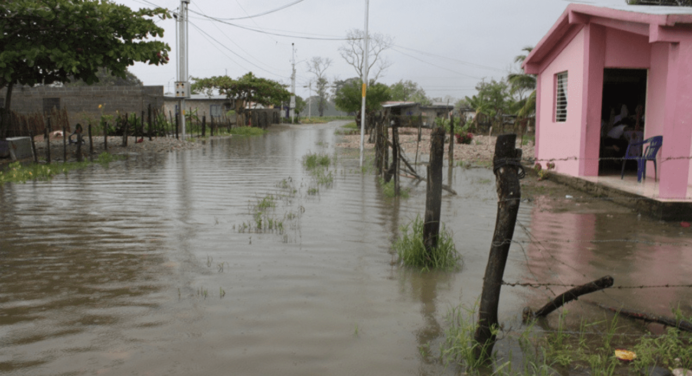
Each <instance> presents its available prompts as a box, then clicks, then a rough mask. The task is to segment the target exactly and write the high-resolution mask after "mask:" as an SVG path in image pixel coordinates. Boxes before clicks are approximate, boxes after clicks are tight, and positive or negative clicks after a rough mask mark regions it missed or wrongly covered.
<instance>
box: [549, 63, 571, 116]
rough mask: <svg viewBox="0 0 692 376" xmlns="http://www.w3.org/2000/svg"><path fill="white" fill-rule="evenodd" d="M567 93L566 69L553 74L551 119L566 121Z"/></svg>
mask: <svg viewBox="0 0 692 376" xmlns="http://www.w3.org/2000/svg"><path fill="white" fill-rule="evenodd" d="M568 94H569V86H568V76H567V71H564V72H560V73H557V74H555V105H554V106H553V110H554V111H553V120H554V121H555V122H556V123H564V122H566V121H567V99H568Z"/></svg>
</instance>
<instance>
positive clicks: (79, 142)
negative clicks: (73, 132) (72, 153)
mask: <svg viewBox="0 0 692 376" xmlns="http://www.w3.org/2000/svg"><path fill="white" fill-rule="evenodd" d="M82 140H83V138H82V133H81V132H79V133H77V162H81V161H82Z"/></svg>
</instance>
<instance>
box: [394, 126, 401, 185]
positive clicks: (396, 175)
mask: <svg viewBox="0 0 692 376" xmlns="http://www.w3.org/2000/svg"><path fill="white" fill-rule="evenodd" d="M399 124H400V120H399V119H398V118H397V119H396V120H395V122H394V125H393V126H392V150H393V151H392V164H393V165H394V195H395V196H399V191H400V190H401V187H400V186H399V185H400V184H399V163H400V161H399V160H400V159H401V158H400V156H399V152H400V149H399Z"/></svg>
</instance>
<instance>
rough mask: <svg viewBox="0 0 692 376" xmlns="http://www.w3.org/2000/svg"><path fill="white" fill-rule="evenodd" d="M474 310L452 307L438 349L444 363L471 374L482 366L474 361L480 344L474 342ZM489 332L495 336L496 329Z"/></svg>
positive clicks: (479, 362)
mask: <svg viewBox="0 0 692 376" xmlns="http://www.w3.org/2000/svg"><path fill="white" fill-rule="evenodd" d="M475 315H476V312H475V309H463V308H462V307H453V308H452V309H451V311H450V312H449V313H448V314H447V322H448V325H449V328H448V329H447V330H446V332H445V341H444V342H443V343H442V345H441V347H440V352H441V357H442V359H443V360H444V362H445V363H447V364H449V363H451V362H453V363H456V364H458V365H460V366H463V367H464V368H465V371H466V372H467V373H473V371H476V370H478V368H480V367H481V366H483V361H482V360H480V359H476V357H475V355H474V352H475V350H476V348H477V347H478V346H480V344H479V343H478V342H476V341H475V340H474V333H475V331H476V327H477V325H476V323H475V321H474V317H475ZM491 331H492V332H493V333H495V334H497V332H498V330H497V328H492V329H491Z"/></svg>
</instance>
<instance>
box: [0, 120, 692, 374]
mask: <svg viewBox="0 0 692 376" xmlns="http://www.w3.org/2000/svg"><path fill="white" fill-rule="evenodd" d="M339 124H340V123H336V122H335V123H329V124H327V125H318V126H314V125H312V126H298V127H288V126H275V127H273V128H272V130H271V132H270V133H269V134H266V135H264V136H261V137H256V138H231V139H224V140H210V141H208V143H209V144H208V146H207V147H206V148H202V149H198V150H186V151H180V152H174V153H166V154H138V155H131V156H130V157H129V158H128V159H127V160H125V161H119V162H114V163H112V164H111V166H110V168H108V169H104V168H102V167H101V166H99V165H93V166H90V167H89V168H87V169H85V170H80V171H74V172H71V173H70V174H69V175H68V176H66V177H65V176H59V177H56V178H55V179H53V180H52V181H49V182H29V183H27V184H6V185H5V186H4V187H0V229H1V230H0V231H2V234H1V236H0V374H8V375H28V374H31V375H124V374H128V375H130V374H132V375H228V374H238V375H240V374H242V375H356V374H359V375H361V374H362V375H367V374H372V375H418V374H444V373H454V372H455V370H454V369H453V367H445V366H443V365H441V364H439V362H436V361H435V360H434V359H431V358H430V357H423V356H421V352H420V351H419V346H422V345H426V344H428V343H432V345H433V347H436V345H437V344H438V343H439V342H440V341H441V339H442V335H443V330H444V328H445V327H446V323H445V320H444V317H445V315H446V313H447V312H448V311H449V310H450V309H451V308H452V307H456V306H458V305H460V304H462V305H463V306H465V307H468V308H472V307H473V305H474V303H475V302H476V301H477V299H478V297H479V295H480V292H481V287H482V276H483V272H484V269H485V264H486V261H487V254H488V250H489V248H490V241H491V238H492V232H493V229H494V224H495V215H496V208H497V203H496V194H495V190H494V176H493V174H492V171H490V170H488V169H482V168H470V169H464V168H455V169H454V174H453V182H452V186H453V188H454V189H455V190H456V191H457V192H458V193H459V195H458V196H451V195H449V194H445V195H444V196H443V204H442V208H443V212H442V219H443V221H444V223H445V224H446V226H447V228H448V229H450V230H451V231H452V232H453V234H454V240H455V242H456V244H457V249H458V250H459V251H460V253H461V254H462V257H463V261H464V266H463V268H461V269H460V270H459V271H456V272H428V273H422V272H419V271H415V270H410V269H406V268H403V267H400V266H398V265H397V264H396V255H395V254H394V253H393V251H392V249H391V244H392V241H393V239H394V238H395V237H396V236H397V234H398V229H399V227H400V226H401V225H404V224H407V223H408V222H409V221H411V220H412V219H413V218H415V216H416V215H422V213H423V210H424V205H425V186H424V183H423V184H420V185H418V186H415V185H411V193H410V197H409V198H408V199H401V200H394V199H389V198H386V197H383V195H382V194H381V191H380V189H378V186H377V179H376V177H375V176H374V175H373V174H372V172H366V173H364V174H363V173H361V170H360V168H359V165H358V160H357V158H358V156H357V153H354V152H353V151H343V150H341V151H340V150H336V149H335V147H334V145H335V144H336V143H337V136H335V135H334V129H335V128H336V127H337V126H338V125H339ZM310 152H319V153H326V154H328V155H330V156H336V157H337V165H336V167H334V166H332V167H330V169H331V170H332V171H333V174H334V177H335V179H334V183H333V185H331V186H324V185H322V186H318V185H317V183H316V182H315V181H314V179H313V178H312V177H311V176H310V175H309V174H307V173H306V172H305V170H304V169H303V167H302V164H301V160H302V158H303V156H304V155H306V154H308V153H310ZM421 170H422V169H421ZM445 176H446V173H445ZM528 179H529V180H530V179H532V178H528ZM527 182H528V184H529V186H527V188H526V195H525V196H528V197H531V200H530V201H525V202H522V204H521V208H520V213H519V223H518V225H517V228H516V231H515V237H514V239H515V240H516V242H515V243H514V244H513V245H512V248H511V250H510V259H509V262H508V266H507V269H506V272H505V280H506V281H507V282H514V281H520V282H536V281H538V282H549V283H556V284H581V283H585V282H587V281H590V280H593V279H596V278H599V277H601V276H603V275H606V274H610V275H612V276H613V277H614V278H615V284H616V285H627V286H634V285H661V284H685V283H689V281H690V278H689V276H690V269H689V265H692V252H691V251H692V232H691V231H690V229H689V228H681V227H680V224H679V223H663V222H659V221H656V220H653V219H649V218H648V217H645V216H639V215H637V213H634V212H631V211H630V210H627V209H626V208H623V207H620V206H616V205H613V204H611V203H609V202H607V201H605V200H602V199H597V198H589V197H586V196H584V195H582V194H580V193H579V192H574V191H569V190H566V189H564V188H561V187H557V186H555V185H551V184H550V183H549V182H547V183H544V182H540V183H537V182H535V181H528V180H527ZM406 184H409V182H406ZM311 189H312V190H311ZM308 192H311V193H313V194H308ZM267 195H271V196H272V197H273V198H274V200H273V201H274V203H275V205H274V207H267V208H263V209H262V210H259V209H258V208H257V205H258V202H259V201H261V200H262V199H264V198H265V197H267ZM567 195H569V196H571V198H566V197H565V196H567ZM258 211H261V212H262V213H263V215H264V217H262V218H264V220H265V221H266V220H267V219H272V220H276V221H280V222H281V229H278V228H277V229H274V230H266V231H263V232H260V233H258V232H253V230H252V226H253V223H255V225H256V219H257V217H256V216H255V214H256V213H257V212H258ZM265 223H266V222H265ZM246 226H249V227H246ZM551 289H552V291H553V292H555V293H558V294H559V293H561V292H562V291H564V289H566V288H565V287H551ZM691 290H692V289H690V288H647V289H611V290H609V291H607V292H605V293H595V294H592V296H590V297H589V298H588V299H589V300H592V301H595V302H600V303H602V304H606V305H610V306H619V305H624V306H626V307H628V308H631V309H639V310H645V311H648V312H651V313H657V314H669V313H670V309H671V307H674V306H679V308H680V309H681V310H682V311H683V312H684V313H686V314H687V315H688V316H690V315H692V306H690V301H692V300H691V299H690V298H692V291H691ZM552 296H554V295H553V293H552V292H551V291H550V290H549V289H546V288H528V287H508V286H505V287H504V288H503V293H502V301H501V305H500V320H501V321H502V322H503V324H504V326H505V328H506V329H507V330H510V328H515V329H516V328H519V327H520V320H521V311H522V308H523V307H525V306H527V305H528V306H532V307H538V306H540V305H542V303H543V302H545V301H546V300H547V298H549V297H552ZM585 299H586V298H585ZM569 309H570V312H571V313H574V314H575V317H579V318H581V317H594V318H595V317H602V316H603V312H602V311H600V310H599V308H596V307H593V306H592V305H589V304H587V303H585V302H582V301H579V302H577V303H573V304H571V305H570V308H569ZM555 316H557V315H555ZM568 321H569V319H568ZM554 322H555V319H554V318H549V319H548V320H547V321H545V322H542V323H541V325H540V326H541V327H543V328H548V329H550V328H551V325H554ZM622 330H623V331H630V332H633V333H641V332H643V331H644V330H654V331H656V330H660V328H656V326H644V325H643V324H638V323H631V322H626V324H625V325H624V327H623V329H622ZM499 349H500V350H501V351H503V349H502V346H501V345H500V346H499Z"/></svg>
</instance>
